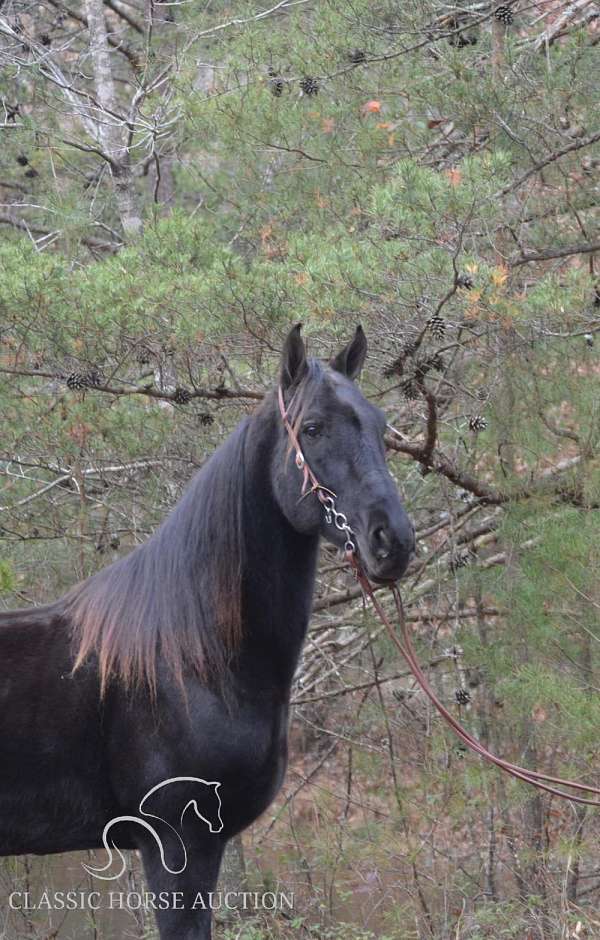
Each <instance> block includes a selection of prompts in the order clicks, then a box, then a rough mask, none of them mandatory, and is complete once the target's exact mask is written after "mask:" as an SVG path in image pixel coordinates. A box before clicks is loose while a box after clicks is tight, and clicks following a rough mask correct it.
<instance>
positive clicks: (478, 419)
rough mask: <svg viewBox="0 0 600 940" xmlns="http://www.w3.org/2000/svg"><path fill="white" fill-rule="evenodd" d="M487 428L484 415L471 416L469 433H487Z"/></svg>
mask: <svg viewBox="0 0 600 940" xmlns="http://www.w3.org/2000/svg"><path fill="white" fill-rule="evenodd" d="M486 428H487V421H486V420H485V418H484V417H483V415H471V417H470V418H469V431H475V433H477V432H478V431H485V429H486Z"/></svg>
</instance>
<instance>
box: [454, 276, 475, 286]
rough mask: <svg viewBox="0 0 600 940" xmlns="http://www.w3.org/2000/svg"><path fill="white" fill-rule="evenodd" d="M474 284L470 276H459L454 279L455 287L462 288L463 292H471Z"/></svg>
mask: <svg viewBox="0 0 600 940" xmlns="http://www.w3.org/2000/svg"><path fill="white" fill-rule="evenodd" d="M474 284H475V281H474V280H473V278H472V277H471V275H470V274H459V275H458V277H457V278H456V286H457V287H464V289H465V290H471V288H472V287H473V285H474Z"/></svg>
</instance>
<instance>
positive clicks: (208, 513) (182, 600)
mask: <svg viewBox="0 0 600 940" xmlns="http://www.w3.org/2000/svg"><path fill="white" fill-rule="evenodd" d="M323 375H324V370H323V367H322V366H321V364H320V363H319V362H318V361H317V360H316V359H309V360H308V362H307V369H306V372H305V374H304V376H303V378H302V380H301V381H300V382H299V383H298V384H297V385H296V386H294V388H293V389H290V398H291V401H290V402H289V409H290V415H289V416H290V420H291V421H292V422H293V424H294V425H295V426H296V427H298V426H299V423H300V421H301V418H302V414H303V413H304V411H305V408H306V407H307V406H308V404H309V403H310V401H311V400H312V397H313V395H314V394H315V393H316V390H317V389H318V387H319V385H320V383H321V380H322V378H323ZM276 409H277V405H276V401H275V393H274V392H270V393H269V394H267V395H266V396H265V399H264V400H263V402H262V403H261V405H260V407H259V408H258V409H257V411H256V412H255V414H254V416H253V417H251V418H246V419H244V420H243V421H242V422H241V424H240V425H238V427H237V428H236V429H235V430H234V431H233V433H232V434H231V435H230V436H229V437H228V438H227V440H226V441H225V442H224V443H223V444H222V445H221V446H220V447H219V448H218V449H217V450H216V451H215V453H214V454H213V455H212V456H211V457H210V459H209V460H208V461H207V462H206V464H204V466H203V467H202V468H201V469H200V470H199V471H198V473H197V474H196V475H195V476H194V477H193V479H192V481H191V482H190V484H189V485H188V487H187V489H186V490H185V492H184V494H183V496H182V497H181V499H180V500H179V502H178V503H177V504H176V506H175V508H174V509H173V510H172V511H171V512H170V513H169V515H168V516H167V517H166V518H165V520H164V521H163V522H162V523H161V525H160V526H159V527H158V529H157V530H156V531H155V532H154V534H153V535H152V536H150V538H149V539H148V541H147V542H145V543H144V544H143V545H140V546H138V547H137V548H135V549H134V550H133V551H132V552H131V553H130V554H129V555H126V556H125V557H124V558H121V559H119V560H118V561H116V562H114V563H113V564H112V565H109V566H107V567H106V568H103V569H102V570H101V571H99V572H97V573H96V574H94V575H92V576H91V577H89V578H88V579H87V580H85V581H82V582H80V583H79V584H77V585H75V587H73V588H72V589H71V590H70V591H69V592H68V593H67V594H66V595H65V596H64V597H63V598H62V600H61V601H60V602H59V604H60V605H61V607H62V610H63V612H64V614H65V615H66V616H67V618H68V619H69V620H70V623H71V627H72V639H73V647H74V656H75V662H74V666H73V670H74V671H76V670H77V669H79V668H80V667H81V666H82V665H83V663H84V662H86V661H87V660H88V659H89V658H90V657H91V656H95V657H96V658H97V662H98V669H99V674H100V688H101V692H102V694H103V695H104V693H105V691H106V688H107V686H108V683H109V681H110V680H111V678H113V677H114V678H117V679H119V680H120V681H122V683H123V684H124V685H125V687H126V688H140V687H144V686H145V687H148V688H149V689H150V691H151V692H152V693H153V694H154V693H155V692H156V685H157V669H158V666H159V664H160V665H161V666H162V665H164V666H166V668H167V669H168V670H169V671H170V672H171V673H172V675H173V676H174V677H175V679H176V681H177V682H178V684H179V685H180V686H181V687H183V680H184V675H185V672H186V671H188V672H189V671H191V672H192V673H194V674H196V675H197V676H199V677H201V678H202V679H203V680H204V681H205V682H206V683H207V684H209V685H211V686H213V687H216V688H218V689H219V690H220V691H221V692H223V693H224V694H225V695H226V694H227V678H228V674H229V664H230V662H231V658H232V657H233V655H234V654H235V652H236V650H237V649H238V648H239V645H240V642H241V639H242V619H243V610H242V580H243V572H244V562H245V545H244V532H243V508H244V499H245V486H244V483H245V473H244V471H245V464H244V456H245V444H246V439H247V435H248V428H249V425H250V423H252V434H253V436H255V435H257V434H258V435H260V433H261V426H262V425H264V424H266V423H267V422H269V421H271V420H272V419H273V415H274V414H278V410H276ZM247 497H248V494H246V498H247Z"/></svg>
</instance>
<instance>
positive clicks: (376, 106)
mask: <svg viewBox="0 0 600 940" xmlns="http://www.w3.org/2000/svg"><path fill="white" fill-rule="evenodd" d="M362 111H363V112H364V113H365V114H379V113H380V111H381V101H375V100H372V101H365V103H364V104H363V106H362Z"/></svg>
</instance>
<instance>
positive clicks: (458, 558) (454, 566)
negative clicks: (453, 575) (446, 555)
mask: <svg viewBox="0 0 600 940" xmlns="http://www.w3.org/2000/svg"><path fill="white" fill-rule="evenodd" d="M474 557H475V553H474V552H473V550H472V549H463V550H462V551H459V552H456V554H454V555H453V556H452V558H451V559H450V561H449V563H448V567H449V568H450V571H452V572H454V571H458V569H459V568H466V567H467V565H470V564H471V562H472V561H473V559H474Z"/></svg>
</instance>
